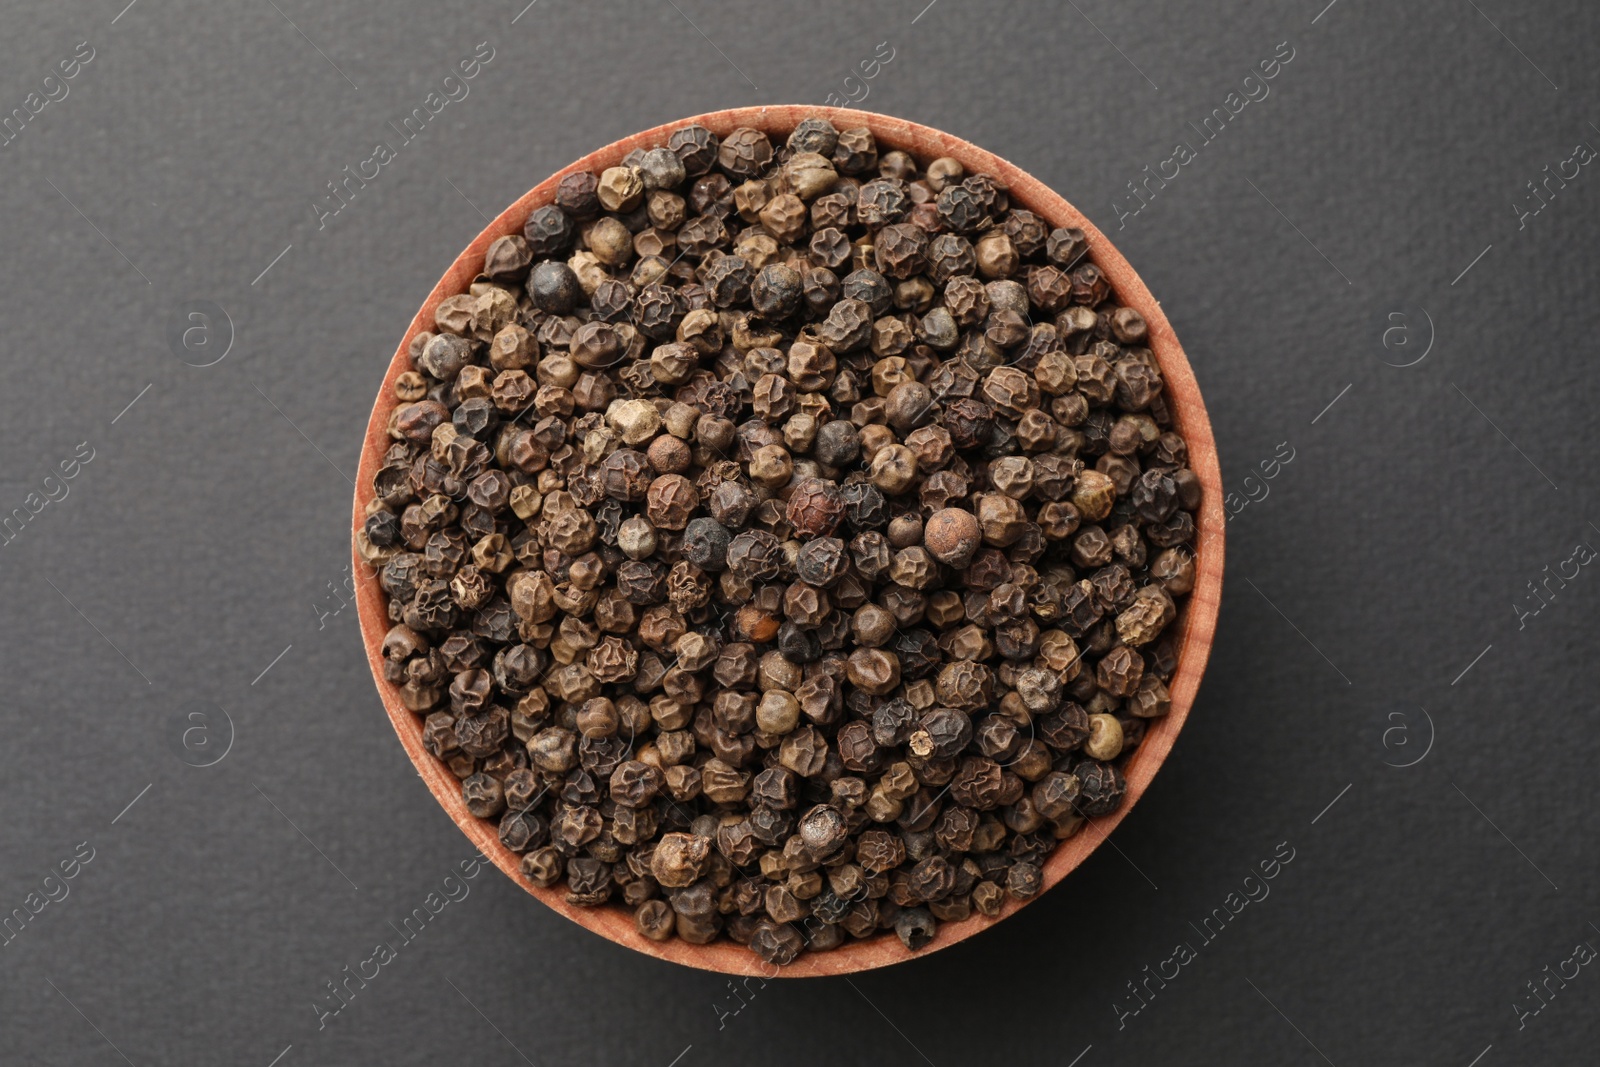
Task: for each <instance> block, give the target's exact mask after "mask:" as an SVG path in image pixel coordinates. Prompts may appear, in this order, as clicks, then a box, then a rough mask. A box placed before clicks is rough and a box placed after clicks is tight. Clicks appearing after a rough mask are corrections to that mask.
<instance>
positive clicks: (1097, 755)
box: [1083, 714, 1122, 762]
mask: <svg viewBox="0 0 1600 1067" xmlns="http://www.w3.org/2000/svg"><path fill="white" fill-rule="evenodd" d="M1121 752H1122V724H1121V723H1120V722H1118V721H1117V717H1116V716H1115V715H1103V714H1102V715H1091V716H1089V739H1088V740H1087V741H1085V742H1084V743H1083V754H1084V755H1086V756H1088V757H1089V758H1090V759H1097V760H1100V761H1101V762H1106V761H1109V760H1114V759H1116V758H1117V756H1118V755H1120V754H1121Z"/></svg>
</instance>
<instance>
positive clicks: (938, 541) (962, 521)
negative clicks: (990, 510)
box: [923, 508, 983, 568]
mask: <svg viewBox="0 0 1600 1067" xmlns="http://www.w3.org/2000/svg"><path fill="white" fill-rule="evenodd" d="M923 539H924V543H925V544H926V545H927V547H928V551H929V552H932V553H933V556H934V558H935V559H937V560H938V561H939V562H940V563H944V564H948V565H949V566H951V567H958V568H959V567H965V566H966V565H967V564H968V563H970V562H971V561H972V557H973V555H974V554H975V553H976V552H977V551H978V548H979V546H980V545H982V543H983V531H982V529H981V528H980V527H979V526H978V519H977V516H975V515H973V514H972V513H971V512H970V511H963V510H961V509H959V508H944V509H942V510H940V511H936V512H934V513H933V515H932V516H930V517H929V519H928V522H927V526H926V527H925V529H924V531H923Z"/></svg>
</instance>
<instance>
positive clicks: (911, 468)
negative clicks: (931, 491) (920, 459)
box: [863, 443, 917, 496]
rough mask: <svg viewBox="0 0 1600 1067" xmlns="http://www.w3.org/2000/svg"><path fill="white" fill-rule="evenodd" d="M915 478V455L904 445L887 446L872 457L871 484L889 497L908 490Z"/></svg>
mask: <svg viewBox="0 0 1600 1067" xmlns="http://www.w3.org/2000/svg"><path fill="white" fill-rule="evenodd" d="M863 451H865V447H864V443H863ZM916 477H917V456H916V453H914V452H912V451H911V449H909V448H907V447H906V446H905V445H887V446H885V447H883V448H881V449H879V450H878V452H877V454H876V455H874V456H873V457H872V484H873V485H876V486H877V487H878V488H879V489H882V490H883V491H884V492H885V493H887V494H889V495H890V496H898V495H899V494H900V493H903V492H905V491H906V490H907V489H910V488H911V486H912V483H913V482H914V481H915V480H916Z"/></svg>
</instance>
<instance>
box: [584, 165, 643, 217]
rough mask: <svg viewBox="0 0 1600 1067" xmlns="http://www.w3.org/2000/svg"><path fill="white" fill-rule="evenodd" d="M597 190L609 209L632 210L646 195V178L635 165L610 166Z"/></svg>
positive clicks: (604, 204) (602, 204) (601, 177)
mask: <svg viewBox="0 0 1600 1067" xmlns="http://www.w3.org/2000/svg"><path fill="white" fill-rule="evenodd" d="M595 192H596V194H597V195H598V196H599V198H600V206H601V207H603V208H605V209H606V210H607V211H632V210H633V209H634V208H636V207H638V206H639V201H640V200H641V199H643V197H644V179H643V178H642V177H641V176H640V174H639V172H638V170H636V169H634V168H633V167H608V168H606V169H605V170H603V171H601V172H600V184H599V187H598V188H597V189H596V190H595Z"/></svg>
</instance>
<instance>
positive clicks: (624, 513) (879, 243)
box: [357, 118, 1200, 964]
mask: <svg viewBox="0 0 1600 1067" xmlns="http://www.w3.org/2000/svg"><path fill="white" fill-rule="evenodd" d="M435 323H436V329H437V332H424V333H421V334H419V335H418V336H417V337H416V338H415V339H414V340H413V341H412V343H411V347H410V354H411V363H412V369H410V370H407V371H405V372H404V373H402V374H401V375H400V376H399V377H398V379H397V380H396V382H395V386H394V392H395V400H396V404H395V407H394V409H393V412H392V413H391V415H390V418H389V424H388V426H389V433H390V436H391V437H392V438H393V443H392V444H391V445H390V447H389V449H388V451H387V453H386V454H385V457H384V460H383V463H382V467H381V469H380V470H379V471H378V472H377V474H376V476H375V478H374V488H375V491H376V499H375V500H374V501H373V503H372V506H371V513H370V515H369V516H368V517H367V519H366V522H365V525H364V526H363V528H362V530H361V531H360V533H359V534H358V537H357V541H358V547H359V551H360V553H361V555H362V556H363V558H364V559H366V560H367V561H368V562H370V563H371V564H372V565H373V566H374V567H376V568H379V569H380V579H379V580H380V583H381V586H382V588H383V590H384V592H385V593H386V594H387V596H388V610H389V617H390V619H391V620H392V621H393V623H394V626H393V628H392V629H391V630H390V631H389V633H388V635H387V636H386V637H385V638H384V641H383V656H384V673H385V676H386V677H387V679H388V680H389V682H391V683H393V684H394V685H395V686H397V687H398V692H399V695H400V699H401V700H402V701H403V702H404V703H405V705H406V707H408V708H410V709H411V710H412V711H413V712H415V713H416V714H417V715H418V716H421V717H422V719H423V726H422V736H423V741H424V744H425V745H426V747H427V748H428V750H429V752H431V753H432V754H433V755H434V756H435V757H437V758H438V759H439V760H441V761H443V762H444V763H445V765H446V766H448V767H449V769H450V770H451V771H453V772H454V773H455V775H456V776H457V777H458V778H459V779H460V780H461V795H462V798H463V800H464V801H465V804H466V806H467V808H468V809H469V810H470V811H471V812H472V813H473V814H474V815H476V816H478V817H480V818H483V819H489V820H494V821H496V822H497V823H498V826H499V836H500V840H501V841H502V842H503V843H504V844H505V846H506V847H507V848H509V849H511V850H512V851H513V852H516V853H519V854H520V855H521V856H522V872H523V873H524V875H526V877H527V878H528V879H529V880H530V881H532V882H533V883H534V884H536V885H539V886H546V887H548V886H554V885H556V884H557V883H564V884H565V889H566V899H567V900H568V901H570V902H572V903H575V904H584V905H604V904H607V903H608V902H617V903H620V904H621V905H622V906H625V907H627V908H628V909H630V910H631V911H632V912H633V915H634V918H635V922H636V924H637V927H638V931H639V933H640V934H641V935H643V936H644V937H647V938H652V939H655V940H666V939H668V938H671V937H674V936H676V937H681V938H683V939H684V940H686V941H690V942H693V943H695V944H704V943H706V942H709V941H712V940H714V939H715V938H717V937H718V936H719V935H726V936H727V937H729V938H731V939H733V940H734V941H737V942H740V943H741V944H745V945H748V946H749V947H750V948H751V949H752V950H753V951H755V952H756V953H758V954H759V955H760V956H761V957H762V958H763V959H765V960H768V961H770V962H774V963H779V964H782V963H788V962H789V961H791V960H793V959H794V958H795V957H796V956H797V955H799V954H800V953H801V952H802V951H804V950H806V949H811V950H826V949H831V948H834V947H836V946H838V945H840V944H841V943H842V942H844V941H845V939H846V938H870V937H874V936H878V935H879V933H880V932H881V931H890V930H892V931H894V932H895V933H896V934H898V936H899V937H900V939H901V940H902V941H904V942H905V944H906V945H907V946H908V947H910V948H912V949H915V948H919V947H921V946H922V945H924V944H926V943H927V942H928V941H929V940H930V939H932V938H933V937H934V936H935V931H936V929H937V926H938V924H939V923H940V922H954V921H960V920H962V919H965V918H967V917H968V916H969V915H971V914H972V913H973V912H978V913H981V914H983V915H988V916H994V915H996V914H998V912H999V911H1000V909H1001V908H1002V906H1003V905H1004V902H1005V898H1007V897H1008V896H1009V897H1012V898H1016V899H1020V900H1026V899H1028V898H1030V897H1032V896H1034V895H1035V894H1036V893H1038V892H1039V890H1040V888H1041V885H1042V878H1043V875H1042V870H1043V866H1044V863H1045V860H1046V858H1047V857H1048V856H1049V855H1050V853H1051V851H1052V850H1053V849H1055V847H1056V846H1057V844H1058V843H1059V842H1060V841H1061V840H1063V839H1065V838H1067V837H1070V836H1071V835H1072V834H1073V833H1075V832H1076V831H1077V830H1078V829H1079V828H1080V827H1081V826H1082V824H1083V821H1084V819H1085V818H1087V817H1094V816H1100V815H1105V814H1108V813H1109V812H1111V811H1113V810H1114V809H1116V807H1117V806H1118V804H1119V803H1120V802H1121V801H1122V797H1123V792H1124V789H1125V781H1124V778H1123V773H1122V770H1121V769H1120V768H1121V765H1122V764H1123V762H1124V761H1125V760H1126V759H1127V757H1128V756H1129V754H1130V753H1131V752H1132V751H1133V750H1134V749H1135V748H1136V747H1137V746H1138V744H1139V742H1140V740H1141V739H1142V738H1143V736H1144V732H1145V726H1146V723H1147V722H1148V720H1149V719H1151V718H1153V717H1159V716H1161V715H1164V714H1166V713H1167V710H1168V703H1169V699H1168V693H1167V687H1166V682H1167V681H1168V680H1169V679H1170V678H1171V676H1172V674H1173V671H1174V669H1175V668H1176V666H1177V664H1176V653H1177V639H1176V634H1175V631H1176V629H1177V628H1176V627H1173V626H1172V625H1171V623H1172V622H1173V620H1174V618H1175V617H1176V615H1177V612H1178V602H1179V601H1181V600H1182V598H1183V596H1184V595H1185V594H1187V593H1188V592H1189V591H1190V589H1191V588H1192V586H1193V584H1194V573H1195V567H1194V554H1193V552H1192V550H1191V548H1190V542H1191V541H1192V540H1193V537H1194V532H1195V525H1194V515H1193V513H1194V511H1195V509H1196V507H1197V506H1198V505H1199V503H1200V483H1199V480H1198V479H1197V478H1196V476H1195V475H1194V473H1193V472H1191V471H1190V470H1189V469H1188V467H1187V465H1186V459H1187V454H1186V449H1185V446H1184V442H1183V439H1182V438H1181V437H1180V436H1179V435H1178V434H1177V433H1176V432H1174V430H1173V429H1172V416H1171V411H1170V409H1169V407H1168V405H1167V403H1166V400H1165V399H1164V397H1163V395H1162V377H1161V371H1160V368H1159V366H1158V364H1157V362H1156V360H1155V358H1154V356H1153V355H1152V354H1151V352H1150V350H1149V349H1148V348H1146V347H1145V343H1146V339H1147V327H1146V323H1145V321H1144V319H1143V317H1142V316H1141V315H1140V314H1139V312H1138V311H1136V310H1134V309H1133V308H1130V307H1123V306H1120V305H1119V304H1118V303H1117V301H1116V297H1115V294H1114V293H1113V292H1112V291H1111V287H1110V284H1109V282H1108V280H1107V279H1106V277H1105V275H1104V274H1103V273H1102V272H1101V271H1100V269H1099V268H1098V267H1096V266H1095V264H1094V263H1093V261H1092V256H1091V255H1089V249H1088V242H1087V239H1086V237H1085V234H1084V233H1083V231H1081V230H1078V229H1074V228H1064V229H1053V230H1052V229H1051V228H1050V227H1049V226H1048V225H1046V224H1045V222H1044V221H1043V220H1041V219H1040V218H1039V217H1038V216H1036V215H1034V214H1032V213H1030V212H1028V211H1026V210H1023V209H1022V208H1020V207H1016V206H1014V205H1013V204H1012V203H1011V200H1010V197H1009V195H1008V192H1007V190H1006V188H1005V187H1004V186H1002V185H1001V184H999V183H998V182H997V181H996V180H995V179H994V178H993V177H991V176H989V175H985V174H970V175H969V174H967V173H966V172H965V170H964V168H963V166H962V164H961V163H960V162H958V161H957V160H954V159H950V158H940V159H934V160H929V161H919V160H916V159H914V158H912V157H911V156H910V155H908V154H907V153H905V152H902V151H883V152H880V146H879V145H878V144H877V143H876V142H875V140H874V137H873V135H872V133H871V132H870V131H868V130H867V129H865V128H856V129H847V130H843V131H839V130H835V128H834V127H833V126H832V125H831V124H830V123H829V122H827V121H826V120H824V119H821V118H807V119H806V120H804V121H803V122H801V123H800V125H799V126H798V127H797V128H796V129H795V130H794V131H793V132H792V133H791V134H790V135H789V137H788V140H787V143H785V144H781V145H776V144H774V143H773V142H772V140H770V139H769V137H768V136H767V134H765V133H762V132H760V131H758V130H754V129H749V128H741V129H736V130H734V131H732V132H731V133H729V134H728V135H727V136H726V137H724V138H721V139H720V140H719V139H718V137H717V136H716V135H715V134H713V133H712V132H711V131H710V130H707V129H705V128H704V127H701V126H685V127H683V128H681V129H678V130H676V131H674V132H673V134H672V135H671V137H670V138H668V140H667V143H666V144H665V145H662V146H658V147H654V148H650V149H648V150H635V151H633V152H631V153H630V154H629V155H628V156H627V157H626V158H625V159H624V160H623V161H622V162H621V164H620V165H618V166H616V167H612V168H609V169H607V170H605V171H604V172H603V173H601V174H598V175H596V174H593V173H589V172H587V171H578V172H574V173H570V174H567V175H565V176H564V177H563V178H562V179H561V180H560V183H559V185H558V187H557V191H556V194H555V199H554V202H553V203H551V204H548V205H546V206H544V207H540V208H538V209H536V210H534V211H533V212H532V213H531V214H530V215H529V216H528V219H527V222H526V224H525V225H524V227H523V232H522V234H521V235H520V236H515V235H514V236H506V237H501V238H499V239H498V240H496V241H495V242H494V243H493V244H491V245H490V246H489V249H488V252H487V254H486V255H485V257H484V264H483V272H482V274H480V275H479V276H478V278H477V279H476V280H475V281H474V282H473V283H472V285H471V287H470V289H469V290H468V291H467V292H465V293H462V294H460V295H458V296H453V297H450V298H449V299H446V300H445V301H443V303H441V304H440V305H439V307H438V311H437V313H436V316H435Z"/></svg>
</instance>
